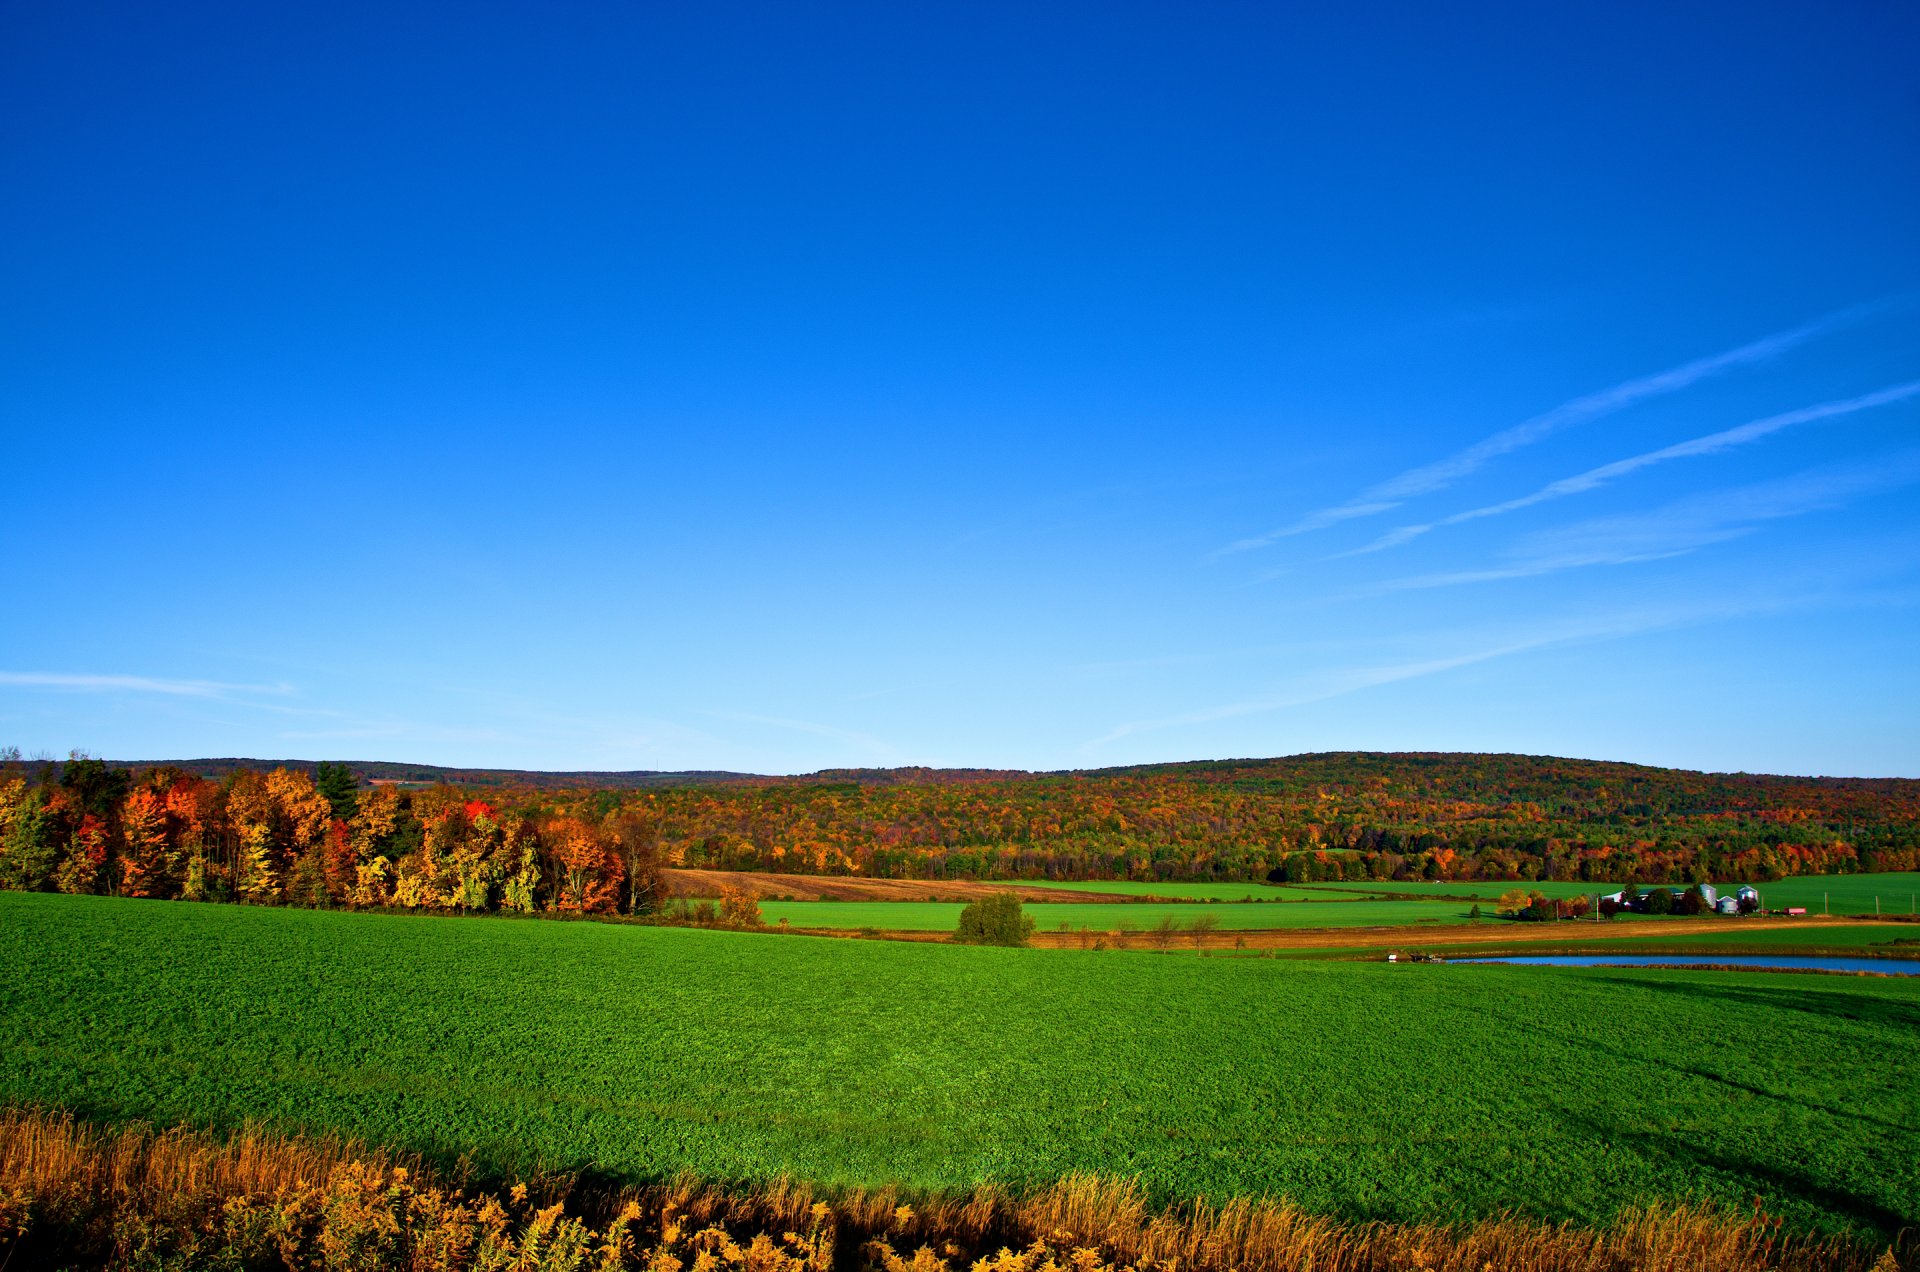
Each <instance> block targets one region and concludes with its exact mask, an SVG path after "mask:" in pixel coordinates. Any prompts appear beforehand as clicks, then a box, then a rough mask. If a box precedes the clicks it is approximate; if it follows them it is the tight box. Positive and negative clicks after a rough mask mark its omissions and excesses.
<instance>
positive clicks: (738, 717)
mask: <svg viewBox="0 0 1920 1272" xmlns="http://www.w3.org/2000/svg"><path fill="white" fill-rule="evenodd" d="M704 714H706V715H710V716H712V717H713V718H714V719H716V720H733V721H737V722H739V723H741V724H764V725H767V726H769V727H771V728H775V729H790V730H792V731H793V732H795V733H808V734H812V735H813V736H814V737H819V738H831V739H833V740H834V741H836V742H846V743H850V744H852V745H854V746H857V747H860V748H862V749H863V750H865V751H867V752H868V753H870V754H872V755H874V756H877V757H879V758H882V759H885V760H888V761H898V760H899V759H900V751H899V749H898V748H896V747H895V746H894V745H893V744H892V743H891V742H888V741H887V740H886V739H885V738H878V737H875V736H874V735H873V734H871V733H860V732H857V731H855V730H853V729H842V728H838V727H836V726H834V725H831V724H816V723H814V722H813V721H811V720H794V719H791V718H789V717H786V716H766V715H752V714H749V713H747V712H744V711H708V712H705V713H704Z"/></svg>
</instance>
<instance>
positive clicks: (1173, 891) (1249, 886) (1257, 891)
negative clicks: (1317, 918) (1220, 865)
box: [1020, 879, 1342, 901]
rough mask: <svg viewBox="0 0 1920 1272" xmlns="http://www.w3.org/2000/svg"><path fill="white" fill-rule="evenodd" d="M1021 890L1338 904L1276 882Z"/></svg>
mask: <svg viewBox="0 0 1920 1272" xmlns="http://www.w3.org/2000/svg"><path fill="white" fill-rule="evenodd" d="M1020 886H1021V887H1023V888H1058V889H1060V890H1062V891H1065V892H1106V893H1112V894H1117V895H1120V896H1130V897H1165V898H1166V899H1168V900H1170V901H1338V900H1341V899H1342V898H1341V897H1340V896H1339V895H1338V894H1337V893H1328V892H1324V891H1322V890H1321V889H1320V888H1318V887H1316V886H1298V885H1294V884H1278V883H1135V882H1132V881H1129V880H1122V881H1119V882H1112V881H1102V880H1098V879H1094V880H1089V881H1087V882H1084V883H1063V882H1056V881H1054V880H1051V879H1048V880H1038V881H1036V880H1027V879H1022V880H1021V881H1020Z"/></svg>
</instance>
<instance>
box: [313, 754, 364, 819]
mask: <svg viewBox="0 0 1920 1272" xmlns="http://www.w3.org/2000/svg"><path fill="white" fill-rule="evenodd" d="M313 784H314V787H315V788H316V789H317V790H318V791H319V792H320V793H321V794H322V795H324V796H326V798H327V803H329V804H331V805H333V815H334V816H335V817H337V818H339V819H340V820H341V821H352V820H353V815H354V814H355V813H357V812H359V811H360V783H359V782H357V781H355V780H354V776H353V770H351V769H349V768H348V767H347V766H346V765H344V764H333V763H330V762H329V761H326V760H322V761H320V763H319V764H317V765H315V766H314V770H313Z"/></svg>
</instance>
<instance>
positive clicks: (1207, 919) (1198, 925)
mask: <svg viewBox="0 0 1920 1272" xmlns="http://www.w3.org/2000/svg"><path fill="white" fill-rule="evenodd" d="M1219 926H1220V920H1218V919H1216V918H1214V917H1213V916H1212V915H1211V914H1201V915H1196V916H1195V917H1194V920H1193V925H1192V926H1191V927H1190V928H1188V929H1187V930H1188V931H1189V932H1191V933H1192V934H1193V952H1194V953H1196V954H1199V955H1201V956H1202V957H1205V955H1206V952H1207V934H1208V933H1210V932H1212V931H1213V930H1214V929H1215V928H1217V927H1219Z"/></svg>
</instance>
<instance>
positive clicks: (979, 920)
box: [953, 892, 1033, 945]
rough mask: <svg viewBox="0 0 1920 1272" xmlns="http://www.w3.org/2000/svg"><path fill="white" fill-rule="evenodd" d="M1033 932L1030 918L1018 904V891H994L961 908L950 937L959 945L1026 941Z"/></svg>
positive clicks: (1021, 943)
mask: <svg viewBox="0 0 1920 1272" xmlns="http://www.w3.org/2000/svg"><path fill="white" fill-rule="evenodd" d="M1032 935H1033V920H1032V919H1030V918H1028V917H1027V916H1026V913H1025V912H1024V911H1023V910H1022V909H1021V908H1020V895H1019V894H1018V893H1016V892H996V893H994V894H993V895H991V896H986V897H981V898H980V899H979V900H978V901H974V902H971V903H969V904H968V906H967V908H966V909H964V910H962V911H960V926H959V928H958V929H956V930H955V931H954V934H953V939H954V941H955V942H957V943H958V944H961V945H1025V944H1026V943H1027V939H1028V938H1029V937H1031V936H1032Z"/></svg>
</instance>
